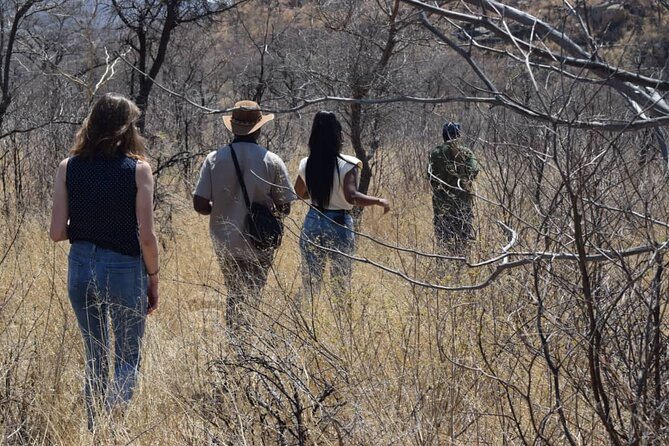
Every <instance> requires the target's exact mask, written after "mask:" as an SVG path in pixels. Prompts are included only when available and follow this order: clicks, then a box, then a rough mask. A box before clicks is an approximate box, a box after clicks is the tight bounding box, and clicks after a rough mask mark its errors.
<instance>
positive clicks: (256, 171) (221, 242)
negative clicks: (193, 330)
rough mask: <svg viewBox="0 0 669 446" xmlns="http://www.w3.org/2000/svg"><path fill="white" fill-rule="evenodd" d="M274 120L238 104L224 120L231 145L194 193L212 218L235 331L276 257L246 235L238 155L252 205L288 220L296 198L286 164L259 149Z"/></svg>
mask: <svg viewBox="0 0 669 446" xmlns="http://www.w3.org/2000/svg"><path fill="white" fill-rule="evenodd" d="M273 119H274V115H272V114H263V112H262V110H261V109H260V107H259V106H258V104H257V103H255V102H253V101H240V102H237V103H236V104H235V106H234V108H233V109H232V113H231V114H230V115H228V116H224V117H223V123H224V124H225V127H227V129H228V130H230V131H231V132H232V134H233V139H232V142H231V143H230V144H226V145H225V146H223V147H221V148H220V149H218V150H215V151H213V152H211V153H209V155H207V158H206V159H205V160H204V163H203V164H202V168H201V170H200V177H199V179H198V182H197V185H196V187H195V191H194V193H193V207H194V208H195V210H196V211H197V212H198V213H200V214H202V215H209V231H210V234H211V237H212V241H213V243H214V250H215V252H216V256H217V257H218V261H219V264H220V265H221V270H222V271H223V276H224V279H225V282H226V286H227V287H228V302H227V310H226V319H227V320H226V322H227V325H228V328H230V329H232V330H236V329H237V328H238V326H239V325H240V324H245V323H248V322H249V321H250V318H249V314H250V311H251V310H252V309H253V308H254V307H255V305H256V304H257V302H258V297H259V295H260V292H261V290H262V287H263V286H264V285H265V281H266V279H267V272H268V270H269V268H270V266H271V263H272V257H273V250H272V249H266V250H260V249H258V248H256V246H255V245H254V244H253V243H252V242H251V240H250V239H249V237H248V235H247V234H246V231H245V223H246V216H247V214H248V208H247V206H246V202H245V200H244V195H243V191H242V187H241V185H240V181H239V179H238V176H237V171H236V169H235V164H234V162H233V157H232V152H233V150H234V154H235V155H236V158H237V163H238V165H239V169H240V173H241V174H242V177H243V182H244V184H245V186H246V191H247V194H248V198H249V199H250V201H251V202H253V203H262V204H264V205H265V206H267V207H268V208H270V209H274V210H275V211H276V212H277V213H278V214H280V215H286V214H288V213H289V212H290V202H291V201H293V200H295V199H296V198H297V197H296V195H295V192H294V191H293V188H292V186H291V185H292V182H291V181H290V177H289V175H288V169H286V165H285V164H284V162H283V160H282V159H281V158H280V157H279V156H278V155H276V154H275V153H272V152H270V151H269V150H267V149H266V148H265V147H262V146H261V145H259V144H258V137H259V136H260V131H261V128H262V127H263V126H264V125H265V124H267V123H268V122H270V121H271V120H273Z"/></svg>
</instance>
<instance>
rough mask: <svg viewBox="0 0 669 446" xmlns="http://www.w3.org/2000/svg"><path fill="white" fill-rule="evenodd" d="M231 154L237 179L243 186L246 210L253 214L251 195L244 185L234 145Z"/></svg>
mask: <svg viewBox="0 0 669 446" xmlns="http://www.w3.org/2000/svg"><path fill="white" fill-rule="evenodd" d="M230 154H231V155H232V162H233V163H235V172H237V179H238V180H239V184H240V185H241V186H242V192H243V193H244V202H245V203H246V209H247V210H248V211H249V214H250V213H251V200H249V194H248V192H247V191H246V184H245V183H244V176H243V175H242V170H241V169H240V168H239V161H237V154H236V153H235V149H234V147H232V143H230Z"/></svg>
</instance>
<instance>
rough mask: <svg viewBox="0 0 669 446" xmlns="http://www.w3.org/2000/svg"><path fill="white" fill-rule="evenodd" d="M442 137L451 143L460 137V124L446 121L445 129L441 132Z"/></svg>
mask: <svg viewBox="0 0 669 446" xmlns="http://www.w3.org/2000/svg"><path fill="white" fill-rule="evenodd" d="M441 135H442V136H443V137H444V141H450V140H452V139H457V138H459V137H460V123H459V122H451V121H446V122H445V123H444V127H443V129H442V130H441Z"/></svg>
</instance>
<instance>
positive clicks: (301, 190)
mask: <svg viewBox="0 0 669 446" xmlns="http://www.w3.org/2000/svg"><path fill="white" fill-rule="evenodd" d="M293 188H294V189H295V193H296V194H297V196H298V197H300V198H301V199H303V200H306V199H308V198H309V191H308V190H307V185H306V184H304V180H303V179H302V177H301V176H299V175H298V176H297V179H296V180H295V186H294V187H293Z"/></svg>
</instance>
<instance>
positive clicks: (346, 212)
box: [311, 206, 351, 215]
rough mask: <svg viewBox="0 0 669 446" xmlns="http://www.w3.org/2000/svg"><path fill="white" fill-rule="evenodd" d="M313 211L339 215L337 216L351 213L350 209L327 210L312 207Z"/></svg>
mask: <svg viewBox="0 0 669 446" xmlns="http://www.w3.org/2000/svg"><path fill="white" fill-rule="evenodd" d="M311 210H316V211H318V212H321V213H323V214H337V215H348V214H350V213H351V211H350V210H348V209H325V208H322V207H320V206H312V207H311Z"/></svg>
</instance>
